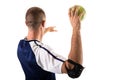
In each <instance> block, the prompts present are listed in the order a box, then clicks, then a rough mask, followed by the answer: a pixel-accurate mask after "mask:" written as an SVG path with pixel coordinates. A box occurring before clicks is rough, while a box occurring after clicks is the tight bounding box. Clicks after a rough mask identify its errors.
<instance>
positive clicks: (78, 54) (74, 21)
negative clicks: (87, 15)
mask: <svg viewBox="0 0 120 80" xmlns="http://www.w3.org/2000/svg"><path fill="white" fill-rule="evenodd" d="M77 13H78V10H77V8H75V9H74V10H72V9H70V10H69V19H70V22H71V25H72V38H71V50H70V53H69V56H68V60H67V61H65V62H64V64H63V66H62V72H63V73H68V75H69V76H70V77H72V78H77V77H79V76H80V74H81V72H82V70H83V67H82V62H83V54H82V41H81V31H80V28H81V21H80V18H79V17H81V15H82V14H81V15H79V16H78V14H77ZM74 74H75V75H74Z"/></svg>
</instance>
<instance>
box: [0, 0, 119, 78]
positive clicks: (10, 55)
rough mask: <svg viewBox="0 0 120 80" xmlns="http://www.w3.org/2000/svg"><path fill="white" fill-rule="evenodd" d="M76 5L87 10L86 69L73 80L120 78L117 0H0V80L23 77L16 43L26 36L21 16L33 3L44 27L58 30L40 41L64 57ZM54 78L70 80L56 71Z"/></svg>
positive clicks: (83, 31) (84, 27) (84, 26)
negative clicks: (71, 12)
mask: <svg viewBox="0 0 120 80" xmlns="http://www.w3.org/2000/svg"><path fill="white" fill-rule="evenodd" d="M75 4H79V5H82V6H83V7H84V8H85V9H86V12H87V14H86V16H85V18H84V20H83V21H82V28H81V34H82V43H83V52H84V62H83V65H84V67H85V70H84V71H83V73H82V75H81V76H80V77H79V78H78V79H75V80H120V62H119V61H120V58H119V57H120V55H119V54H120V22H119V21H120V9H119V7H120V6H119V0H1V1H0V48H1V49H0V80H25V79H24V78H25V77H24V73H23V71H22V68H21V65H20V63H19V61H18V59H17V45H18V42H19V40H20V39H23V38H24V37H25V36H26V35H27V27H26V25H25V23H24V22H25V19H24V17H25V12H26V10H27V9H28V8H29V7H32V6H39V7H41V8H43V9H44V11H45V12H46V15H47V23H46V26H56V29H57V30H58V32H55V33H47V34H46V35H45V37H44V39H43V42H45V43H46V44H48V45H50V46H51V47H52V48H53V49H54V50H55V51H56V52H57V53H58V54H60V55H63V56H64V57H66V58H67V55H68V53H69V49H70V40H71V25H70V23H69V18H68V9H69V7H71V6H73V5H75ZM57 80H72V79H71V78H69V77H68V76H67V75H65V74H58V75H57Z"/></svg>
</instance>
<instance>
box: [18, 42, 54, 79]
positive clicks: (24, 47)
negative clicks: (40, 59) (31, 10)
mask: <svg viewBox="0 0 120 80" xmlns="http://www.w3.org/2000/svg"><path fill="white" fill-rule="evenodd" d="M29 42H30V41H26V40H21V41H20V42H19V45H18V51H17V54H18V58H19V60H20V63H21V65H22V68H23V70H24V73H25V77H26V80H55V74H54V73H51V72H47V71H45V70H43V69H42V68H41V67H40V66H39V65H38V64H37V62H36V58H35V55H34V52H33V51H32V49H31V46H30V44H29Z"/></svg>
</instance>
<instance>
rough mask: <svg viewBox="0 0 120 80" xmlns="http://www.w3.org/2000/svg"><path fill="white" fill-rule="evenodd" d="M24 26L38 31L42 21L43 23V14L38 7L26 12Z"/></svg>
mask: <svg viewBox="0 0 120 80" xmlns="http://www.w3.org/2000/svg"><path fill="white" fill-rule="evenodd" d="M25 19H26V24H27V26H28V27H29V28H32V29H38V27H39V26H40V24H41V22H42V21H45V12H44V11H43V10H42V9H41V8H39V7H31V8H29V9H28V10H27V12H26V17H25Z"/></svg>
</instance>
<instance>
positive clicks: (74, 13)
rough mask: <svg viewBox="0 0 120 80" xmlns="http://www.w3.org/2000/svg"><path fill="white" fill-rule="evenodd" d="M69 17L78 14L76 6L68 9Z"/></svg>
mask: <svg viewBox="0 0 120 80" xmlns="http://www.w3.org/2000/svg"><path fill="white" fill-rule="evenodd" d="M68 14H69V17H70V18H71V17H74V16H78V6H73V7H71V8H70V9H69V13H68Z"/></svg>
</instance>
